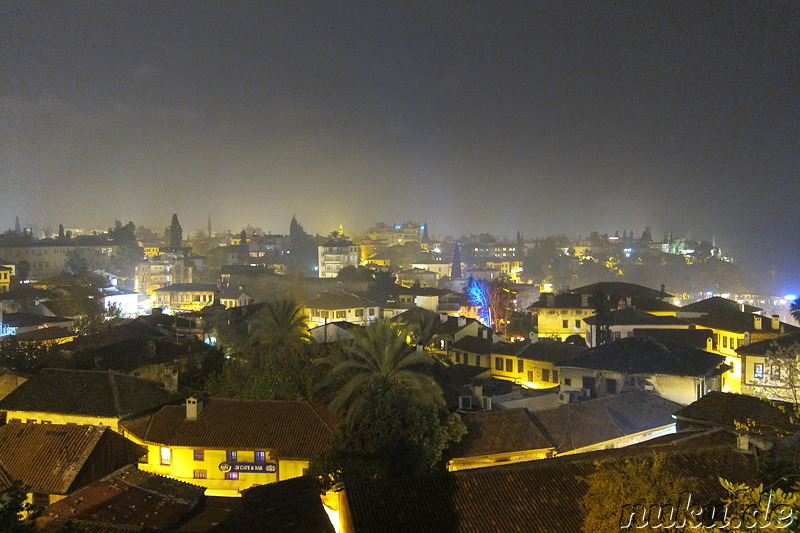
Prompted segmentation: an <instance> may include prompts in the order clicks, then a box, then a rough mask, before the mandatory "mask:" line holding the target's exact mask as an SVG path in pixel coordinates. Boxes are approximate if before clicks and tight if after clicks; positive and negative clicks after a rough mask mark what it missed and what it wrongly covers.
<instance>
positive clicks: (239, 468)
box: [219, 462, 278, 474]
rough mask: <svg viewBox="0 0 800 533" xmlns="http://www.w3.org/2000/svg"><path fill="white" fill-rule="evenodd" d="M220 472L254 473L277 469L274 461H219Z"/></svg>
mask: <svg viewBox="0 0 800 533" xmlns="http://www.w3.org/2000/svg"><path fill="white" fill-rule="evenodd" d="M219 469H220V471H222V472H252V473H255V474H274V473H275V472H277V471H278V465H277V464H275V463H233V462H231V463H220V464H219Z"/></svg>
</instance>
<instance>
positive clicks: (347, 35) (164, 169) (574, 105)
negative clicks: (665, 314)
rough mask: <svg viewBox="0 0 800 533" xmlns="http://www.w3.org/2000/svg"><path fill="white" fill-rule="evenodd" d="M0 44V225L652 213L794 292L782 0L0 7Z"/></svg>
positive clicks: (799, 184) (797, 66)
mask: <svg viewBox="0 0 800 533" xmlns="http://www.w3.org/2000/svg"><path fill="white" fill-rule="evenodd" d="M226 6H229V7H226ZM0 35H1V36H2V37H0V228H8V227H11V226H12V225H13V222H14V216H15V215H19V217H20V219H21V222H22V224H23V225H36V226H39V227H42V226H46V225H51V226H52V225H57V224H58V223H63V224H64V225H65V226H67V227H76V226H77V227H81V226H92V227H107V226H109V225H111V224H113V221H114V219H122V220H123V222H126V221H127V220H133V221H134V222H135V223H136V224H142V225H147V226H153V227H158V228H163V227H164V226H166V225H168V224H169V221H170V218H171V214H172V213H173V212H176V213H178V215H179V217H180V220H181V223H182V225H183V227H184V230H185V231H188V230H190V229H192V228H198V227H205V224H206V220H207V217H208V216H211V217H212V221H213V223H214V227H215V228H216V229H231V230H234V231H237V230H239V229H241V228H242V226H244V225H245V224H248V223H249V224H253V225H256V226H261V227H263V228H264V229H265V230H271V231H273V232H275V233H285V232H287V231H288V228H289V220H290V219H291V216H292V213H296V214H297V217H298V219H299V220H300V222H301V223H302V224H303V225H304V227H305V228H306V229H307V230H309V231H311V232H319V233H328V232H330V231H331V230H333V229H335V228H336V227H337V226H338V224H340V223H341V224H344V225H345V229H346V230H349V231H350V232H351V233H355V232H358V231H362V230H364V229H366V228H367V227H368V226H369V225H371V224H372V223H373V222H375V221H379V220H383V221H386V222H402V221H405V220H416V221H419V222H424V221H427V222H428V223H429V227H430V229H431V231H432V232H433V233H434V234H437V235H448V234H449V235H461V234H469V233H473V232H474V233H478V232H484V231H488V232H492V233H495V234H497V235H499V236H501V237H502V236H508V237H513V236H514V235H515V233H516V231H517V230H518V229H519V230H521V231H522V232H523V233H524V234H525V235H526V236H531V237H532V236H536V235H542V236H544V235H548V234H553V233H567V234H570V235H574V236H577V235H579V234H582V235H587V234H588V233H589V232H591V231H593V230H598V231H600V232H608V233H612V234H613V232H614V231H615V230H619V231H620V232H621V231H622V230H635V231H636V233H637V234H639V233H641V231H642V230H643V229H644V227H645V226H651V227H652V228H653V233H654V236H655V237H657V238H659V237H661V236H662V235H663V234H664V232H665V231H670V230H671V231H673V232H674V233H676V234H680V233H683V232H687V231H691V232H692V234H693V236H696V237H704V238H709V239H710V238H711V237H712V236H715V237H716V239H717V243H718V244H719V245H720V246H722V248H723V251H726V252H730V253H732V254H734V255H735V256H737V257H740V258H741V259H742V260H743V261H744V262H745V263H746V264H747V265H748V266H750V267H753V268H758V269H759V270H758V271H757V272H758V274H759V275H763V276H764V277H765V278H769V279H770V280H773V281H775V285H776V287H775V288H776V290H785V291H790V290H793V291H800V279H798V278H799V277H800V276H798V268H797V264H798V262H800V254H799V253H798V249H800V231H799V230H798V225H800V214H799V211H798V206H797V204H798V196H800V194H799V193H800V2H796V1H791V0H788V1H785V2H768V1H765V0H757V1H752V2H744V1H732V2H731V1H725V2H703V1H699V0H690V1H686V2H675V1H669V2H656V1H650V0H648V1H641V0H636V1H633V2H585V3H583V2H572V1H570V2H542V1H535V0H516V1H513V2H503V1H497V0H492V1H489V0H487V1H482V2H474V1H468V0H456V1H452V2H435V1H419V2H405V1H404V2H400V1H396V2H392V1H381V2H377V1H358V2H356V1H332V0H331V1H324V2H323V1H318V2H317V1H315V2H308V1H302V0H290V1H285V2H284V1H281V2H276V1H269V0H260V1H254V2H246V1H241V2H220V1H215V2H173V1H162V2H141V1H131V2H112V1H103V2H32V1H30V0H24V1H20V2H16V1H10V0H4V1H3V2H2V3H0ZM793 284H794V285H793ZM778 285H779V286H778Z"/></svg>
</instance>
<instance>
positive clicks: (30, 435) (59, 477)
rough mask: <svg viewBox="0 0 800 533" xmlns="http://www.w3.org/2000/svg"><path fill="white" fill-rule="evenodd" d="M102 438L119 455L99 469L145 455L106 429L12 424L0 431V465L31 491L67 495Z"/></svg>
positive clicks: (141, 450)
mask: <svg viewBox="0 0 800 533" xmlns="http://www.w3.org/2000/svg"><path fill="white" fill-rule="evenodd" d="M103 438H106V439H110V440H112V441H114V442H113V444H114V446H117V447H119V449H120V451H118V452H115V453H114V457H115V459H116V460H117V461H118V463H119V464H117V465H116V466H112V465H111V463H109V462H108V461H105V462H104V463H103V464H102V465H100V466H99V468H101V469H102V468H109V467H111V468H110V469H113V468H118V467H119V466H120V464H126V463H132V462H134V461H136V460H137V459H138V458H139V457H140V456H141V455H143V454H144V451H145V450H143V449H142V448H141V447H140V446H137V445H136V444H134V443H133V442H131V441H129V440H128V439H126V438H125V437H123V436H122V435H119V434H117V433H114V432H113V431H112V430H111V429H110V428H108V427H102V426H79V425H56V424H23V423H19V422H11V423H9V424H6V425H5V426H2V427H0V463H2V464H3V466H4V467H5V468H6V469H7V470H8V473H9V474H10V475H11V476H12V477H13V478H14V479H20V480H22V481H23V482H24V483H25V484H26V485H29V486H30V487H31V490H32V491H35V492H46V493H50V494H66V493H68V492H70V491H71V490H74V489H75V488H76V487H75V486H74V484H75V483H76V481H77V480H78V478H79V475H80V474H81V471H82V469H83V468H84V465H85V464H86V462H87V461H88V460H89V458H90V456H91V455H92V454H93V453H94V451H95V449H96V447H97V445H98V443H99V442H100V440H101V439H103ZM93 468H94V467H93ZM94 471H96V472H97V473H98V474H99V475H104V472H101V471H99V470H98V469H95V470H94ZM107 471H108V470H106V472H107Z"/></svg>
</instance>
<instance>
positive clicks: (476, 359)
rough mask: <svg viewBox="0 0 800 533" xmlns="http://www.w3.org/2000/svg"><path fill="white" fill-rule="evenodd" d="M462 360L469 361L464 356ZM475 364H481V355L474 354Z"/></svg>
mask: <svg viewBox="0 0 800 533" xmlns="http://www.w3.org/2000/svg"><path fill="white" fill-rule="evenodd" d="M464 362H465V363H469V361H468V360H467V359H466V357H465V358H464ZM475 366H481V356H480V355H476V356H475Z"/></svg>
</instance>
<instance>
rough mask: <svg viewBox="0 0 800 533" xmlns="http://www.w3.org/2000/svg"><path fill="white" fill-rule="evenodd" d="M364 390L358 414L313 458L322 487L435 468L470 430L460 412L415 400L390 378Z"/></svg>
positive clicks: (404, 475)
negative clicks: (467, 430)
mask: <svg viewBox="0 0 800 533" xmlns="http://www.w3.org/2000/svg"><path fill="white" fill-rule="evenodd" d="M363 395H364V398H363V399H364V406H365V407H364V408H363V409H362V410H360V412H359V416H358V418H357V419H355V420H353V421H352V422H351V423H349V424H346V425H345V424H343V425H341V426H340V427H339V429H338V430H337V432H336V434H335V436H334V440H333V443H332V446H331V450H330V452H329V453H328V454H326V455H324V456H321V457H317V458H315V459H314V460H312V463H311V472H312V474H313V475H316V476H317V477H319V478H320V479H321V482H322V485H323V486H324V487H331V486H333V485H335V484H337V483H341V482H347V481H367V480H371V479H395V478H400V477H408V476H416V475H420V474H425V473H428V472H431V471H432V470H433V469H434V468H435V467H436V466H437V464H439V463H440V460H441V458H442V452H443V451H444V450H445V448H446V447H447V446H448V445H449V444H450V443H451V442H458V441H459V440H460V439H461V437H462V435H463V434H464V433H465V432H466V429H465V428H464V425H463V423H462V422H461V419H460V418H459V417H458V415H456V414H450V415H448V414H446V413H445V412H444V411H440V410H439V409H438V408H437V407H436V406H434V405H431V404H423V403H419V402H415V401H413V400H412V399H410V398H408V397H407V396H406V395H404V394H402V393H401V391H400V390H399V389H398V387H396V386H395V385H394V384H392V383H391V382H389V381H384V382H383V383H374V384H373V385H371V386H370V387H369V388H368V389H366V390H365V391H363Z"/></svg>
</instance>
